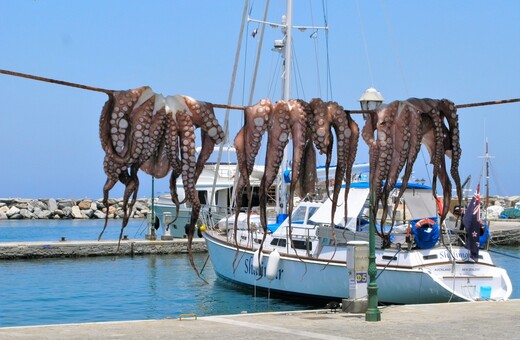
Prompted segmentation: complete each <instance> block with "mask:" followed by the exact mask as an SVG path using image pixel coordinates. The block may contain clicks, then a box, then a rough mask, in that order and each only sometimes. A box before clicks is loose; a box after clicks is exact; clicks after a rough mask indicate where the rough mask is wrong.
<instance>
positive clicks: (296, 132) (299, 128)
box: [287, 100, 307, 241]
mask: <svg viewBox="0 0 520 340" xmlns="http://www.w3.org/2000/svg"><path fill="white" fill-rule="evenodd" d="M288 104H289V126H290V131H291V137H292V141H293V142H292V143H293V156H292V162H291V164H292V166H291V168H292V171H291V184H290V186H289V207H288V212H287V213H288V215H289V239H290V240H291V241H292V233H291V231H292V230H291V225H292V211H293V208H294V200H293V199H292V198H293V197H294V192H295V189H296V182H297V181H298V178H299V177H300V172H301V171H302V168H304V167H303V166H302V165H303V162H305V161H306V160H305V159H304V158H303V156H304V153H305V148H306V140H305V137H306V135H307V111H306V110H305V106H306V105H307V104H306V103H305V102H304V101H302V100H289V101H288Z"/></svg>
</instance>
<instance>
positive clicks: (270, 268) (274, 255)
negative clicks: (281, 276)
mask: <svg viewBox="0 0 520 340" xmlns="http://www.w3.org/2000/svg"><path fill="white" fill-rule="evenodd" d="M279 264H280V253H279V252H278V251H277V250H276V249H275V250H273V251H272V252H271V254H269V261H268V262H267V268H266V272H265V276H267V279H268V280H269V281H273V280H274V278H275V277H276V274H277V273H278V265H279Z"/></svg>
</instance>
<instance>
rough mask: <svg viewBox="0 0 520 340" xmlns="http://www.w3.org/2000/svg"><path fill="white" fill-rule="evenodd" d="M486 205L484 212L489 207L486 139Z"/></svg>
mask: <svg viewBox="0 0 520 340" xmlns="http://www.w3.org/2000/svg"><path fill="white" fill-rule="evenodd" d="M485 157H486V204H485V209H486V210H485V211H487V208H488V207H489V149H488V139H487V138H486V156H485Z"/></svg>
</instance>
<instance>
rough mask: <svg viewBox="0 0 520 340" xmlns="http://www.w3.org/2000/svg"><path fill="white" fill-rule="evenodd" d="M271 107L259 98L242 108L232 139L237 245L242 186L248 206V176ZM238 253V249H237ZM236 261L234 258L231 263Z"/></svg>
mask: <svg viewBox="0 0 520 340" xmlns="http://www.w3.org/2000/svg"><path fill="white" fill-rule="evenodd" d="M272 109H273V105H272V104H271V101H270V100H269V99H261V100H260V101H259V102H258V103H257V104H255V105H253V106H249V107H246V109H245V110H244V126H243V127H242V128H241V129H240V131H239V132H238V134H237V135H236V137H235V140H234V146H235V149H236V153H237V162H238V171H239V173H238V175H239V178H238V183H237V187H236V190H235V192H236V197H237V200H236V202H235V204H236V210H235V222H234V226H233V229H234V238H235V244H237V245H238V240H237V232H236V231H237V222H238V215H239V214H240V209H241V207H242V191H243V190H244V188H245V189H246V193H247V200H248V208H249V206H250V202H251V185H250V182H249V176H251V173H252V172H253V168H254V165H255V159H256V156H257V154H258V151H259V150H260V146H261V142H262V137H263V135H264V133H265V131H266V130H267V122H268V119H269V114H270V113H271V111H272ZM248 225H249V209H248ZM237 254H238V251H237ZM235 261H236V256H235V260H234V261H233V263H235Z"/></svg>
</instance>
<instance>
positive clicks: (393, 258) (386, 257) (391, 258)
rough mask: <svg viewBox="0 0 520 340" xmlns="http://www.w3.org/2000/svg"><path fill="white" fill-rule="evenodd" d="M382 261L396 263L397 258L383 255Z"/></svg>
mask: <svg viewBox="0 0 520 340" xmlns="http://www.w3.org/2000/svg"><path fill="white" fill-rule="evenodd" d="M383 260H391V261H396V260H397V257H395V256H388V255H383Z"/></svg>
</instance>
